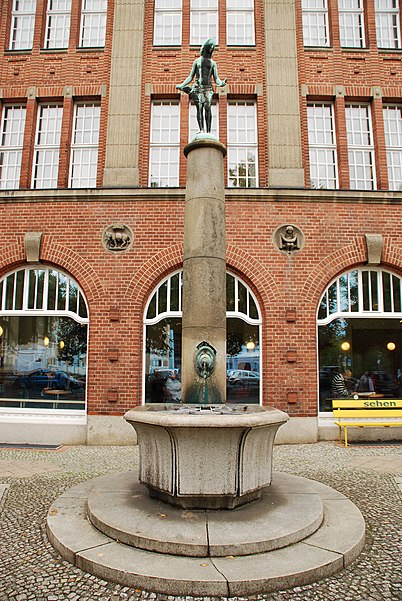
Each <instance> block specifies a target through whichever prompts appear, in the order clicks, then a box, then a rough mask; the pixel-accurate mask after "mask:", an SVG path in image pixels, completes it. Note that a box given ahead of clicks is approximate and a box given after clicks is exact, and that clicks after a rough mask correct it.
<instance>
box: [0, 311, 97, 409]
mask: <svg viewBox="0 0 402 601" xmlns="http://www.w3.org/2000/svg"><path fill="white" fill-rule="evenodd" d="M0 332H1V336H0V407H19V408H21V407H30V408H45V409H84V408H85V387H86V364H87V324H80V323H78V322H76V321H75V320H74V319H72V318H70V317H59V316H33V315H32V316H3V317H2V318H1V326H0Z"/></svg>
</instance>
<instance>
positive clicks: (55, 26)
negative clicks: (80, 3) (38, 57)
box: [45, 0, 71, 48]
mask: <svg viewBox="0 0 402 601" xmlns="http://www.w3.org/2000/svg"><path fill="white" fill-rule="evenodd" d="M70 20H71V0H48V2H47V11H46V35H45V48H68V41H69V37H70ZM59 33H60V34H61V35H60V36H59V35H58V34H59ZM59 40H60V43H58V41H59Z"/></svg>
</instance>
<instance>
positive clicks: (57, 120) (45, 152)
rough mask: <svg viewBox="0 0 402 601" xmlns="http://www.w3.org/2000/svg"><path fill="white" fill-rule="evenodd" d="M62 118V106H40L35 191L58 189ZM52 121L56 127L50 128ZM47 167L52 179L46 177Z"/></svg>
mask: <svg viewBox="0 0 402 601" xmlns="http://www.w3.org/2000/svg"><path fill="white" fill-rule="evenodd" d="M46 110H48V111H49V113H48V115H46V114H45V111H46ZM51 113H53V114H51ZM62 117H63V107H62V106H61V105H60V104H40V105H39V107H38V118H37V124H36V134H35V147H34V161H33V172H32V188H34V189H44V188H57V180H58V172H59V159H60V139H61V124H62ZM52 121H53V122H54V127H50V125H51V124H52ZM46 167H49V168H50V169H51V172H52V174H51V176H50V177H44V170H45V169H46Z"/></svg>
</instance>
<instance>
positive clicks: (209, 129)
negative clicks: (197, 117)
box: [204, 102, 212, 133]
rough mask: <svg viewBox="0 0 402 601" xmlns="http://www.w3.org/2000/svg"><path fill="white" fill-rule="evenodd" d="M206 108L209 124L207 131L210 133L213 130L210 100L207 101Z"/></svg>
mask: <svg viewBox="0 0 402 601" xmlns="http://www.w3.org/2000/svg"><path fill="white" fill-rule="evenodd" d="M204 110H205V124H206V126H207V132H208V133H210V132H211V124H212V110H211V103H210V102H205V104H204Z"/></svg>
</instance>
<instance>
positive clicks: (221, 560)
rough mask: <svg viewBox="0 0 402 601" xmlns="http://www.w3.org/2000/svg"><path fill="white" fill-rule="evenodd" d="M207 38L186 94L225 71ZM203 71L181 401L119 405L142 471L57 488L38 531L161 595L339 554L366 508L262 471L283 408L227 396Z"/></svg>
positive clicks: (190, 180) (196, 591) (223, 588)
mask: <svg viewBox="0 0 402 601" xmlns="http://www.w3.org/2000/svg"><path fill="white" fill-rule="evenodd" d="M208 42H210V41H208ZM205 47H206V48H207V50H208V49H209V50H208V52H204V54H201V58H200V59H196V61H195V62H194V65H193V69H192V71H191V73H190V75H193V76H196V82H198V83H196V84H195V85H194V86H193V88H188V86H187V84H188V83H190V81H191V79H192V78H191V79H189V78H187V80H185V81H184V82H183V84H180V86H178V87H179V88H180V89H183V90H184V91H186V92H188V93H189V94H190V98H192V99H193V100H195V101H196V102H197V101H198V100H199V97H200V96H199V95H200V93H201V92H202V90H201V87H202V83H203V81H204V80H203V79H202V78H203V77H205V73H207V76H206V77H207V80H208V81H207V84H208V85H209V83H208V82H210V78H211V74H212V76H213V78H214V79H215V82H216V83H217V85H224V82H222V81H221V80H219V78H218V76H217V69H216V64H215V63H214V61H212V51H213V47H212V50H211V44H209V46H208V45H207V46H206V45H205V44H204V46H203V48H204V49H205ZM205 61H207V62H206V63H205ZM208 61H209V62H208ZM197 74H198V75H199V77H197ZM189 77H190V76H189ZM200 81H201V84H200ZM204 83H205V82H204ZM208 85H205V89H204V91H203V94H204V96H202V98H203V99H204V102H203V103H201V106H200V103H198V106H197V118H198V122H199V125H200V129H203V126H204V117H205V124H206V126H207V127H206V129H207V132H203V133H201V134H198V135H197V136H196V137H195V139H194V140H193V141H192V142H191V143H190V144H188V145H187V146H186V147H185V149H184V153H185V155H186V157H187V185H186V207H185V227H184V265H183V271H184V278H183V326H182V332H183V334H182V335H183V341H182V348H183V355H182V374H183V381H182V398H183V399H184V403H183V404H180V405H163V404H162V405H161V404H150V405H146V406H141V407H136V408H135V409H133V410H131V411H128V412H127V413H126V415H125V419H126V420H127V421H128V422H129V423H130V424H132V426H133V427H134V428H135V430H136V432H137V436H138V444H139V454H140V466H139V473H138V474H137V472H135V471H127V472H123V473H119V474H111V475H107V476H103V477H101V478H96V479H94V480H92V481H89V482H85V483H83V484H80V485H79V486H77V487H74V488H73V489H71V490H69V491H66V492H65V493H64V494H63V495H62V496H61V497H59V499H57V500H56V501H55V503H54V504H53V505H52V507H51V508H50V511H49V515H48V521H47V532H48V536H49V539H50V541H51V542H52V544H53V545H54V546H55V548H56V549H57V550H58V551H59V552H60V553H61V554H62V555H63V556H64V557H65V558H66V559H68V560H69V561H71V562H72V563H74V564H75V565H77V566H78V567H80V568H81V569H83V570H86V571H88V572H91V573H93V574H95V575H97V576H99V577H101V578H106V579H110V580H114V581H117V582H120V583H121V584H123V585H127V586H134V587H135V588H144V589H148V590H152V591H156V592H161V593H165V594H171V595H197V596H199V595H213V596H219V595H222V596H233V595H242V596H244V595H255V594H258V593H264V592H269V591H272V590H277V589H280V588H286V587H290V586H295V585H300V584H304V583H307V582H312V581H314V580H317V579H319V578H322V577H324V576H327V575H329V574H331V573H333V572H335V571H337V570H339V569H341V568H342V567H344V566H346V565H348V563H350V562H351V561H353V560H354V559H355V558H356V557H357V555H358V554H359V553H360V551H361V549H362V547H363V545H364V521H363V518H362V516H361V514H360V512H359V510H358V509H357V508H356V507H355V506H354V505H353V504H352V503H351V502H350V501H349V500H348V499H347V498H346V497H344V496H343V495H341V494H340V493H338V492H337V491H335V490H333V489H331V488H329V487H327V486H324V485H322V484H319V483H317V482H313V481H311V480H306V479H304V478H299V477H296V476H292V475H289V474H272V453H273V443H274V438H275V434H276V432H277V430H278V428H279V427H280V426H281V425H282V424H284V423H285V422H286V421H287V419H288V416H287V414H286V413H284V412H282V411H279V410H277V409H275V408H272V407H267V406H253V405H227V404H226V402H225V399H226V288H225V282H226V261H225V248H226V241H225V188H224V178H223V172H224V171H223V159H224V156H225V154H226V149H225V147H224V146H223V145H222V144H221V143H220V142H219V141H218V140H217V139H216V138H214V137H213V136H212V135H211V134H210V125H211V121H210V114H209V112H208V102H207V100H208V98H210V97H209V87H208ZM211 89H212V86H211ZM200 90H201V92H200ZM205 90H206V91H205ZM211 97H212V95H211ZM205 99H206V100H205ZM203 111H204V112H205V115H204V114H203Z"/></svg>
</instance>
